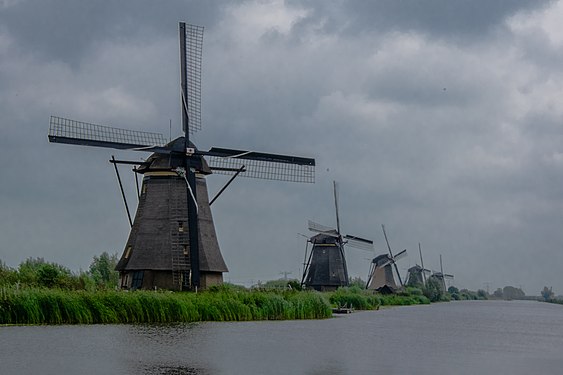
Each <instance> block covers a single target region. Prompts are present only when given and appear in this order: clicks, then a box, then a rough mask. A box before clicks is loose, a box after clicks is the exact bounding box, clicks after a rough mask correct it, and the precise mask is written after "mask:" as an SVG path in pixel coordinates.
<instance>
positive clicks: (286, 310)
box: [0, 288, 331, 324]
mask: <svg viewBox="0 0 563 375" xmlns="http://www.w3.org/2000/svg"><path fill="white" fill-rule="evenodd" d="M330 316H331V308H330V303H329V302H328V300H327V298H326V297H325V296H323V295H322V294H321V293H315V292H291V291H287V292H253V291H239V290H228V289H219V290H214V291H208V292H201V293H198V294H195V293H172V292H152V291H136V292H122V291H97V292H86V291H62V290H58V289H37V288H29V289H23V288H2V289H0V324H110V323H111V324H119V323H171V322H198V321H248V320H281V319H322V318H328V317H330Z"/></svg>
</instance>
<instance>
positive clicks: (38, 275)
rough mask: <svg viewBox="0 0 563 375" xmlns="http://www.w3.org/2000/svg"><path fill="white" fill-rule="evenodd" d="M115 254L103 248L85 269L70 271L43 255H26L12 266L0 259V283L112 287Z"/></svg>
mask: <svg viewBox="0 0 563 375" xmlns="http://www.w3.org/2000/svg"><path fill="white" fill-rule="evenodd" d="M116 263H117V255H111V256H110V255H108V253H106V252H104V253H102V254H101V255H100V256H99V257H97V256H95V257H94V260H93V262H92V264H91V265H90V271H89V272H79V273H77V274H75V273H73V272H71V271H70V270H69V269H68V268H66V267H63V266H61V265H59V264H56V263H49V262H46V261H45V260H44V259H43V258H28V259H26V260H25V261H23V262H22V263H21V264H20V265H19V267H18V268H17V269H16V270H14V269H11V268H9V267H8V266H6V265H5V264H4V263H3V262H2V261H0V286H4V287H10V286H15V285H17V286H19V287H23V288H34V287H39V288H59V289H64V290H86V291H94V290H96V289H111V288H115V287H116V286H117V283H118V278H119V274H118V272H116V271H115V270H114V268H115V264H116Z"/></svg>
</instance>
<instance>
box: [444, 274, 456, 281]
mask: <svg viewBox="0 0 563 375" xmlns="http://www.w3.org/2000/svg"><path fill="white" fill-rule="evenodd" d="M453 278H454V275H450V274H447V273H445V274H444V279H448V280H452V279H453Z"/></svg>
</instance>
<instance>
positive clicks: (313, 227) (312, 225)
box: [307, 220, 336, 233]
mask: <svg viewBox="0 0 563 375" xmlns="http://www.w3.org/2000/svg"><path fill="white" fill-rule="evenodd" d="M307 224H308V227H309V230H310V231H313V232H319V233H326V232H336V229H334V228H331V227H327V226H326V225H322V224H319V223H316V222H314V221H313V220H308V222H307Z"/></svg>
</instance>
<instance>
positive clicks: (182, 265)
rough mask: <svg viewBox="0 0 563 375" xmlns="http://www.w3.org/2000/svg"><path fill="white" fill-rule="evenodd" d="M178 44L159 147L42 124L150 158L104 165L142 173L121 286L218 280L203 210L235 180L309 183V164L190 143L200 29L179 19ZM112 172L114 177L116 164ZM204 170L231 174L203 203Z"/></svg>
mask: <svg viewBox="0 0 563 375" xmlns="http://www.w3.org/2000/svg"><path fill="white" fill-rule="evenodd" d="M179 45H180V78H181V81H180V87H179V88H180V107H181V113H182V131H183V133H184V134H183V135H182V136H179V137H177V138H176V139H174V140H171V141H170V142H168V143H167V142H166V140H165V138H164V136H163V135H162V134H160V133H152V132H144V131H136V130H127V129H119V128H114V127H108V126H101V125H95V124H90V123H86V122H81V121H75V120H69V119H66V118H62V117H56V116H51V120H50V128H49V141H50V142H55V143H66V144H74V145H82V146H95V147H105V148H113V149H119V150H131V151H142V152H151V153H152V154H151V155H150V157H148V158H147V159H146V160H145V161H126V160H115V158H113V157H112V160H110V162H111V163H113V164H114V166H116V165H117V164H128V165H133V166H135V167H134V169H133V171H134V172H135V173H136V175H142V176H143V183H142V187H141V190H140V192H139V196H140V197H139V203H138V206H137V212H136V215H135V219H134V221H132V220H131V219H130V223H131V231H130V233H129V238H128V240H127V243H126V245H125V249H124V251H123V255H122V256H121V259H120V260H119V262H118V264H117V267H116V270H118V271H119V272H120V284H121V287H122V288H126V289H137V288H143V289H153V288H166V289H173V290H197V288H205V287H207V286H210V285H213V284H218V283H221V282H222V281H223V272H227V271H228V269H227V266H226V264H225V262H224V260H223V257H222V255H221V251H220V249H219V244H218V242H217V236H216V233H215V225H214V223H213V217H212V215H211V208H210V205H211V203H213V201H214V200H215V199H216V198H217V197H218V196H219V195H220V194H221V193H222V192H223V190H224V189H225V188H226V187H227V186H228V185H229V184H230V183H231V182H232V180H233V179H234V178H235V177H236V176H239V175H240V176H244V177H252V178H261V179H269V180H278V181H291V182H305V183H312V182H314V168H315V160H314V159H310V158H302V157H297V156H288V155H278V154H270V153H262V152H255V151H245V150H234V149H228V148H218V147H212V148H211V149H209V150H208V151H203V150H200V149H198V148H197V147H196V146H195V145H194V143H192V141H191V139H190V135H192V134H194V133H195V132H197V131H198V130H201V60H202V46H203V27H201V26H195V25H190V24H186V23H184V22H180V23H179ZM116 173H117V175H118V179H119V173H118V172H117V166H116ZM211 173H219V174H226V175H231V176H232V177H231V179H230V180H229V181H228V182H227V184H226V185H225V186H224V187H223V188H222V189H221V190H220V191H219V193H218V194H217V195H216V196H215V198H213V200H212V201H211V202H210V201H209V197H208V192H207V183H206V179H205V177H206V176H207V175H209V174H211ZM119 181H120V179H119ZM120 186H121V183H120ZM122 193H123V189H122ZM123 197H124V200H125V195H124V194H123ZM125 202H126V200H125ZM127 210H128V208H127Z"/></svg>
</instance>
